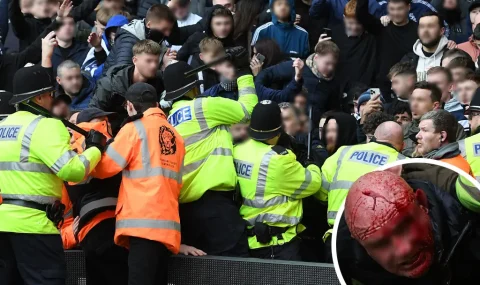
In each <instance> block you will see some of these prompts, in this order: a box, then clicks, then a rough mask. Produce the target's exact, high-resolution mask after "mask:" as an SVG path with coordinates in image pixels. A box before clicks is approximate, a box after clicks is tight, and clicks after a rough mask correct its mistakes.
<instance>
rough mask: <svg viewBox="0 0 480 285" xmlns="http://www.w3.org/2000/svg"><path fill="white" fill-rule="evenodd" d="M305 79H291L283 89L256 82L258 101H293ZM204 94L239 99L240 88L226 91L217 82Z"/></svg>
mask: <svg viewBox="0 0 480 285" xmlns="http://www.w3.org/2000/svg"><path fill="white" fill-rule="evenodd" d="M302 83H303V80H302V81H300V82H297V81H295V79H294V80H292V81H290V83H288V85H287V86H286V87H285V88H284V89H282V90H274V89H270V88H267V87H265V86H263V85H261V84H255V89H256V91H257V96H258V101H259V102H260V101H263V100H271V101H275V102H277V103H281V102H291V101H293V97H294V96H295V95H296V94H298V93H300V91H302ZM202 95H204V96H208V97H223V98H228V99H232V100H238V90H237V91H226V90H225V89H224V88H223V87H222V85H221V84H220V83H219V84H216V85H214V86H212V87H211V88H210V89H208V90H205V92H203V93H202Z"/></svg>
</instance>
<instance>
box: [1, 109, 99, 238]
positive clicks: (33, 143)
mask: <svg viewBox="0 0 480 285" xmlns="http://www.w3.org/2000/svg"><path fill="white" fill-rule="evenodd" d="M100 156H101V154H100V151H99V150H98V149H97V148H94V147H93V148H90V149H87V150H86V151H85V152H84V153H83V154H81V155H77V154H76V153H75V152H73V151H72V150H71V149H70V135H69V133H68V131H67V129H66V128H65V126H64V125H63V124H62V122H61V121H59V120H56V119H48V118H44V117H42V116H37V115H34V114H32V113H30V112H26V111H19V112H16V113H14V114H12V115H10V116H8V117H7V118H6V119H5V120H3V121H1V122H0V195H1V196H2V198H3V199H4V200H5V199H19V200H25V201H33V202H36V203H40V204H51V203H53V202H55V200H60V198H61V196H62V185H63V180H65V181H72V182H80V181H82V180H83V179H84V177H86V176H87V175H88V174H89V173H90V170H93V169H94V168H95V166H96V165H97V163H98V162H99V161H100ZM0 232H14V233H31V234H58V233H59V231H58V230H57V228H56V227H55V225H54V224H53V223H52V222H51V221H50V220H49V219H48V218H47V216H46V213H45V212H44V211H40V210H36V209H32V208H27V207H21V206H16V205H10V204H2V205H0Z"/></svg>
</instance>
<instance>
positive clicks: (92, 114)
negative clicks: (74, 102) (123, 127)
mask: <svg viewBox="0 0 480 285" xmlns="http://www.w3.org/2000/svg"><path fill="white" fill-rule="evenodd" d="M116 115H117V113H115V112H105V111H103V110H100V109H98V108H94V107H92V108H87V109H84V110H83V111H80V113H78V117H77V124H80V123H86V122H90V121H91V120H93V119H95V118H99V117H104V116H107V117H109V118H111V117H114V116H116Z"/></svg>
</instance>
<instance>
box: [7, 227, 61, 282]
mask: <svg viewBox="0 0 480 285" xmlns="http://www.w3.org/2000/svg"><path fill="white" fill-rule="evenodd" d="M65 276H66V265H65V254H64V252H63V245H62V238H61V237H60V235H59V234H56V235H41V234H18V233H5V232H0V284H1V285H22V284H24V285H39V284H41V285H65Z"/></svg>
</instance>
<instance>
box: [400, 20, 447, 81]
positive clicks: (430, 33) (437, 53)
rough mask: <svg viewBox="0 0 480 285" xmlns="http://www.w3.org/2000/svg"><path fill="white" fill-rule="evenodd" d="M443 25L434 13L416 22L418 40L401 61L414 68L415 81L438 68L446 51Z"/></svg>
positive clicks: (423, 78)
mask: <svg viewBox="0 0 480 285" xmlns="http://www.w3.org/2000/svg"><path fill="white" fill-rule="evenodd" d="M444 33H445V25H444V23H443V20H442V19H440V16H439V15H438V14H437V13H435V12H427V13H425V14H424V15H423V16H422V17H420V19H419V21H418V37H419V39H418V40H417V41H416V42H415V44H414V45H413V52H411V53H408V54H407V55H406V56H405V57H404V58H403V59H402V61H410V62H411V63H412V64H413V65H414V66H416V71H417V80H418V81H422V80H425V79H426V77H427V71H428V70H429V69H430V68H432V67H435V66H440V63H441V60H442V56H443V52H444V51H445V50H446V49H447V44H448V39H447V37H446V36H445V35H444Z"/></svg>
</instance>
